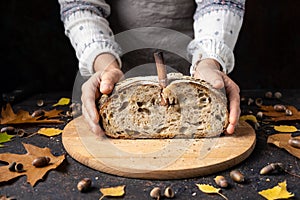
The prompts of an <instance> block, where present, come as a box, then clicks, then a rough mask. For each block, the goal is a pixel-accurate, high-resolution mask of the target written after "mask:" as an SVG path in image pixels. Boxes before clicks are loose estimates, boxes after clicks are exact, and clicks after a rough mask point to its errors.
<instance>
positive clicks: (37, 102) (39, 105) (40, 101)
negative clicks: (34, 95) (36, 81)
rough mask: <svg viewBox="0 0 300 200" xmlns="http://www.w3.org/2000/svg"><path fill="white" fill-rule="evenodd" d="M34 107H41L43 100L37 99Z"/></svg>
mask: <svg viewBox="0 0 300 200" xmlns="http://www.w3.org/2000/svg"><path fill="white" fill-rule="evenodd" d="M36 105H37V106H38V107H42V106H43V105H44V100H43V99H38V100H37V101H36Z"/></svg>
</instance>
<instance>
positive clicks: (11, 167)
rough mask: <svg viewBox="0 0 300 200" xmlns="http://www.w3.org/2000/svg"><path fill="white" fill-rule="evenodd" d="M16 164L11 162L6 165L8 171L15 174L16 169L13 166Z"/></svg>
mask: <svg viewBox="0 0 300 200" xmlns="http://www.w3.org/2000/svg"><path fill="white" fill-rule="evenodd" d="M16 164H17V163H16V162H12V163H11V164H10V165H8V170H9V171H11V172H15V171H16V169H15V166H16Z"/></svg>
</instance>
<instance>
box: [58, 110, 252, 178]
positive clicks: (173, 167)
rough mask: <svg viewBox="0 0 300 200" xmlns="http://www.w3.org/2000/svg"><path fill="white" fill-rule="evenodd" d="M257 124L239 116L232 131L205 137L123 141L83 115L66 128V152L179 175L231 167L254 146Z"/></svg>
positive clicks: (116, 167) (99, 165)
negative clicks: (100, 132) (103, 133)
mask: <svg viewBox="0 0 300 200" xmlns="http://www.w3.org/2000/svg"><path fill="white" fill-rule="evenodd" d="M255 141H256V135H255V131H254V130H253V128H252V127H251V126H250V125H249V124H247V123H246V122H243V121H240V123H239V125H238V127H237V128H236V131H235V133H234V134H233V135H226V136H221V137H215V138H203V139H141V140H123V139H110V138H107V137H100V136H96V135H95V134H93V133H92V132H91V131H90V130H89V127H88V124H87V123H86V122H85V120H84V119H83V117H82V116H80V117H78V118H75V119H74V120H72V121H71V122H70V123H68V124H67V125H66V126H65V128H64V130H63V133H62V142H63V145H64V147H65V149H66V151H67V152H68V153H69V154H70V156H72V157H73V158H74V159H75V160H77V161H78V162H80V163H82V164H84V165H86V166H88V167H91V168H93V169H96V170H99V171H101V172H105V173H109V174H114V175H118V176H124V177H130V178H142V179H180V178H190V177H197V176H203V175H207V174H212V173H215V172H218V171H222V170H225V169H228V168H230V167H232V166H234V165H236V164H238V163H240V162H242V161H243V160H244V159H246V158H247V157H248V156H249V155H250V154H251V152H252V151H253V149H254V146H255Z"/></svg>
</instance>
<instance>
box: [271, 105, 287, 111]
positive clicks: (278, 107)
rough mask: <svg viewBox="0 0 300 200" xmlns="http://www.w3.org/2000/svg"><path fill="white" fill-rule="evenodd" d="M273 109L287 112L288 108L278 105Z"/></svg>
mask: <svg viewBox="0 0 300 200" xmlns="http://www.w3.org/2000/svg"><path fill="white" fill-rule="evenodd" d="M273 108H274V110H275V111H277V112H284V111H285V110H286V107H285V106H284V105H281V104H276V105H274V107H273Z"/></svg>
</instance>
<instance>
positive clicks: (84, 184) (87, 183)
mask: <svg viewBox="0 0 300 200" xmlns="http://www.w3.org/2000/svg"><path fill="white" fill-rule="evenodd" d="M91 185H92V180H91V179H90V178H84V179H82V180H81V181H79V182H78V183H77V189H78V191H80V192H86V191H88V190H89V189H90V188H91Z"/></svg>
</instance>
